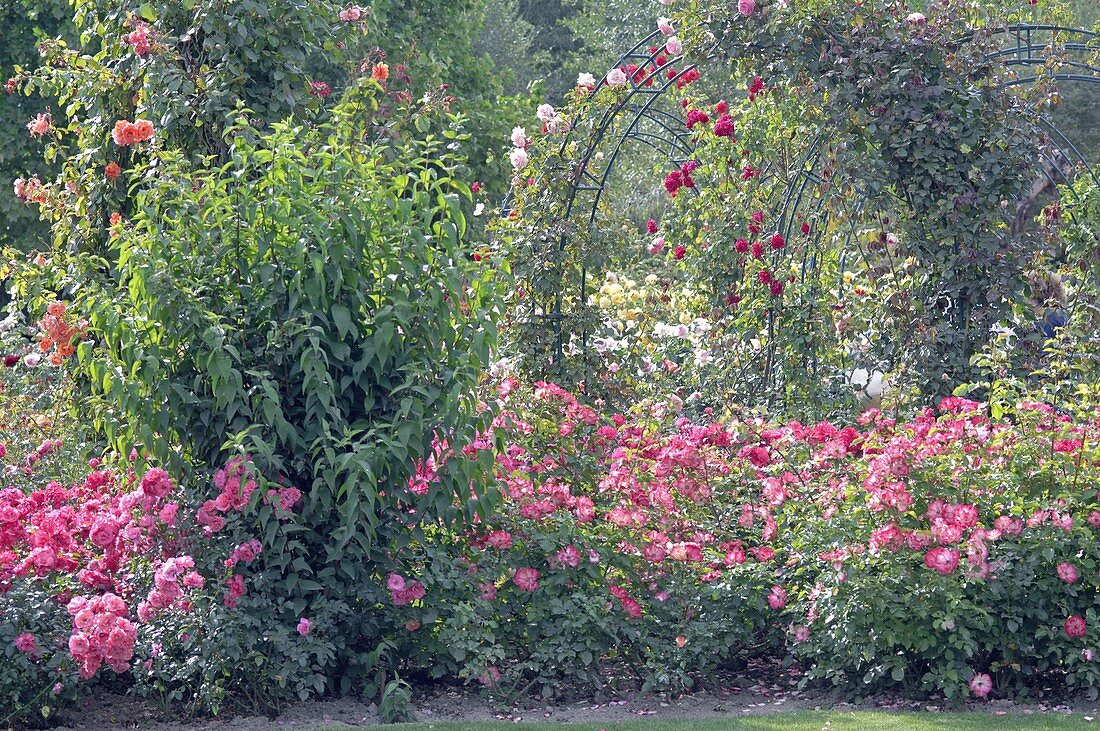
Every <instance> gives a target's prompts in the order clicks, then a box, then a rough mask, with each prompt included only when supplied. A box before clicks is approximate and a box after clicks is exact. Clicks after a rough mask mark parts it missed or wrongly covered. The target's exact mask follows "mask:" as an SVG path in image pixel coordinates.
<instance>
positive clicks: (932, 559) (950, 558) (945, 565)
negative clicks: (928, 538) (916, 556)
mask: <svg viewBox="0 0 1100 731" xmlns="http://www.w3.org/2000/svg"><path fill="white" fill-rule="evenodd" d="M924 565H925V566H927V567H928V568H930V569H933V570H935V571H938V572H939V573H941V574H945V575H946V574H949V573H951V572H952V571H954V570H955V567H956V566H958V565H959V552H958V551H956V550H954V549H951V548H944V547H943V546H938V547H936V548H933V549H932V550H930V551H929V552H928V553H926V554H924Z"/></svg>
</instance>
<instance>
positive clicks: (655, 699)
mask: <svg viewBox="0 0 1100 731" xmlns="http://www.w3.org/2000/svg"><path fill="white" fill-rule="evenodd" d="M795 683H796V681H795V680H793V679H788V678H772V679H768V680H765V681H763V682H761V681H759V680H749V679H744V678H742V679H740V684H739V683H738V679H730V680H729V681H728V682H725V683H722V684H719V685H717V686H716V687H714V688H712V689H709V690H704V691H699V692H698V693H694V694H691V695H686V696H683V697H681V698H678V699H674V700H668V699H664V698H662V697H660V696H656V695H652V694H641V693H630V694H624V695H621V696H620V697H618V698H616V699H614V700H610V701H604V702H596V701H593V700H580V701H575V702H571V703H570V702H560V703H551V704H538V703H534V702H527V703H522V704H519V705H518V706H517V707H515V708H512V709H508V710H501V709H499V708H494V707H493V706H491V705H489V704H488V703H486V702H485V701H483V700H482V699H481V698H479V697H478V695H477V693H476V692H473V691H471V690H470V689H464V688H457V689H454V688H452V689H435V690H432V691H430V692H426V693H419V694H418V695H417V696H416V697H415V698H414V701H413V704H412V706H413V713H414V716H415V720H417V721H421V722H430V721H468V722H478V721H494V720H497V721H516V722H523V721H541V722H556V723H605V722H606V723H614V722H621V721H631V720H640V719H650V718H651V719H663V720H672V719H685V720H686V719H707V718H732V717H744V716H750V715H765V714H771V713H780V712H788V711H806V710H853V711H854V710H888V711H890V710H892V711H921V710H923V711H930V712H935V711H940V710H946V708H945V707H944V706H943V704H942V703H937V702H935V701H923V702H921V701H913V700H902V699H898V698H890V697H879V698H875V699H870V700H867V701H865V702H863V703H859V704H855V703H844V702H838V701H835V700H833V699H832V698H831V697H829V696H828V695H823V694H821V693H818V692H813V691H800V690H798V689H797V687H795ZM966 710H983V711H992V712H993V713H995V714H998V715H1002V714H1024V715H1030V714H1045V713H1059V714H1061V713H1081V714H1086V715H1094V716H1096V717H1098V718H1100V702H1097V701H1090V700H1087V699H1085V698H1078V699H1063V700H1060V701H1048V702H1041V701H1036V702H1032V703H1014V702H1011V701H992V702H986V703H979V702H973V703H970V704H969V705H968V706H967V707H966ZM58 721H59V722H60V724H61V725H59V726H57V727H55V728H54V730H53V731H130V730H133V729H142V730H144V731H261V730H263V729H285V731H304V730H306V729H318V728H320V727H325V728H341V727H346V728H355V727H369V726H376V725H379V723H380V721H379V716H378V709H377V706H376V705H375V704H373V703H364V702H361V701H355V700H347V699H343V700H325V701H311V702H308V703H302V704H298V705H294V706H290V707H288V708H286V709H284V710H283V711H282V712H281V713H279V714H278V715H277V716H275V717H274V718H272V717H269V716H262V715H261V716H249V715H240V716H234V717H228V718H227V717H222V718H218V719H197V720H193V721H180V720H171V715H170V714H169V713H166V712H165V711H164V710H163V709H160V708H158V707H156V706H153V705H151V704H149V703H146V702H143V701H142V700H140V699H136V698H132V697H129V696H123V695H118V694H114V693H107V692H105V693H102V694H99V695H96V696H91V697H89V698H86V699H85V700H84V701H83V702H82V703H81V704H79V705H78V706H77V707H75V708H72V709H67V710H66V711H64V712H62V713H60V714H59V715H58Z"/></svg>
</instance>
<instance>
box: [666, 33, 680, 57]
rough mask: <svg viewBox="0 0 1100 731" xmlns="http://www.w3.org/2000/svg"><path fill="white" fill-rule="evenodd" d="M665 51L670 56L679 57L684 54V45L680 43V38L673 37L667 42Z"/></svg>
mask: <svg viewBox="0 0 1100 731" xmlns="http://www.w3.org/2000/svg"><path fill="white" fill-rule="evenodd" d="M665 51H666V52H667V53H668V55H670V56H679V55H680V54H681V53H683V52H684V44H683V43H681V42H680V39H679V38H677V37H676V36H672V37H670V38H669V39H668V40H667V41H665Z"/></svg>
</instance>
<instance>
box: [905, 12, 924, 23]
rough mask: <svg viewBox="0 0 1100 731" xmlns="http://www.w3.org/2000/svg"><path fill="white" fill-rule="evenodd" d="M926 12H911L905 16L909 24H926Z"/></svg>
mask: <svg viewBox="0 0 1100 731" xmlns="http://www.w3.org/2000/svg"><path fill="white" fill-rule="evenodd" d="M924 21H925V17H924V13H909V15H907V16H905V22H906V23H908V24H909V25H924Z"/></svg>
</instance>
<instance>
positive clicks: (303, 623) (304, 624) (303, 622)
mask: <svg viewBox="0 0 1100 731" xmlns="http://www.w3.org/2000/svg"><path fill="white" fill-rule="evenodd" d="M311 629H313V622H310V621H309V620H308V619H306V618H305V617H302V618H301V619H299V620H298V634H300V635H301V636H302V637H305V636H306V635H308V634H309V631H310V630H311Z"/></svg>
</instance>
